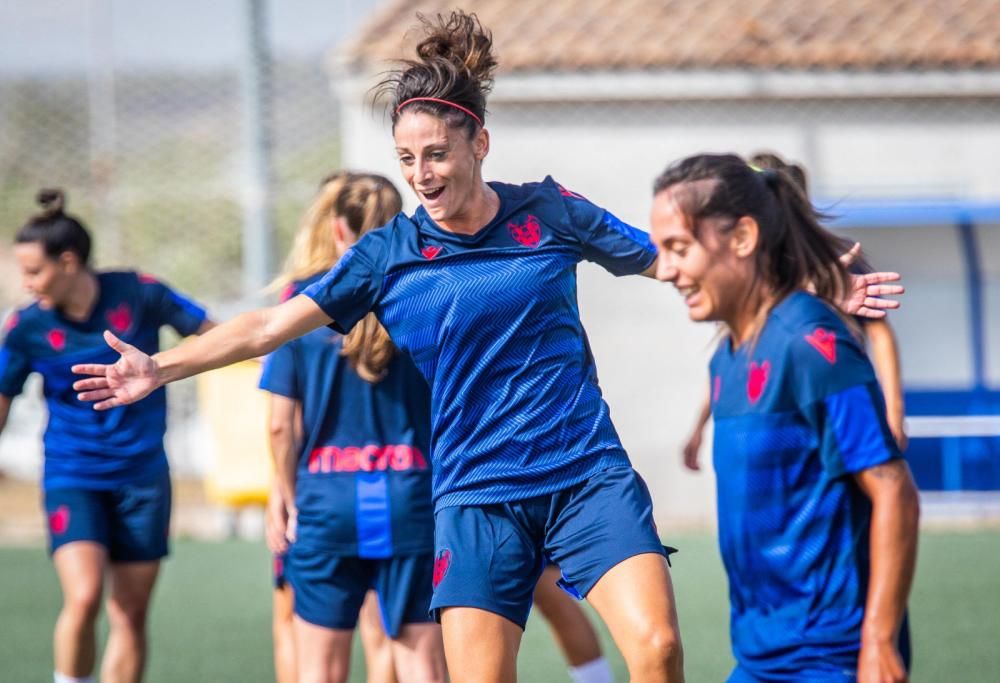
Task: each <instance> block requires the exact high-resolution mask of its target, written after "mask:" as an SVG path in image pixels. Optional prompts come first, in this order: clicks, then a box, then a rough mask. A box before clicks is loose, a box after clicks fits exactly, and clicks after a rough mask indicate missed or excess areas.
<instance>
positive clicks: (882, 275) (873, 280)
mask: <svg viewBox="0 0 1000 683" xmlns="http://www.w3.org/2000/svg"><path fill="white" fill-rule="evenodd" d="M861 277H862V278H864V281H865V284H866V285H875V284H878V283H879V282H895V281H896V280H900V279H902V276H901V275H900V274H899V273H894V272H892V271H881V270H880V271H878V272H876V273H865V274H864V275H862V276H861Z"/></svg>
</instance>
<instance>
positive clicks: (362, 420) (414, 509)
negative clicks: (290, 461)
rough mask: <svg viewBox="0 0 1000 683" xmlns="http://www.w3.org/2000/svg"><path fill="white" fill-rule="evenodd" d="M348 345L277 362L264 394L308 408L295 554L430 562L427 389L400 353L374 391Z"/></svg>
mask: <svg viewBox="0 0 1000 683" xmlns="http://www.w3.org/2000/svg"><path fill="white" fill-rule="evenodd" d="M317 279H318V278H317ZM342 342H343V338H342V337H341V335H340V334H338V333H336V332H334V331H332V330H329V329H326V328H323V329H319V330H314V331H312V332H310V333H309V334H307V335H305V336H304V337H301V338H299V339H296V340H294V341H291V342H289V343H287V344H285V345H283V346H282V347H280V348H279V349H277V350H276V351H275V352H274V353H272V354H271V355H270V356H268V357H267V360H266V361H265V363H264V371H263V373H262V375H261V380H260V387H261V388H262V389H264V390H266V391H269V392H271V393H274V394H279V395H281V396H286V397H288V398H291V399H295V400H297V401H300V402H301V403H302V423H303V443H302V449H301V452H300V455H299V462H298V469H297V475H296V488H295V505H296V507H297V508H298V529H297V532H296V540H295V542H296V545H298V546H300V547H302V548H308V549H310V550H319V551H326V552H332V553H337V554H342V555H353V556H359V557H364V558H387V557H392V556H394V555H402V554H413V553H429V552H431V551H432V550H433V547H434V514H433V510H432V506H431V468H430V452H429V451H430V429H431V417H430V392H429V391H428V387H427V382H426V381H424V378H423V377H422V376H421V375H420V373H419V372H418V371H417V369H416V368H415V367H414V365H413V363H412V362H411V361H410V359H409V358H407V357H406V356H403V355H400V354H397V355H396V357H395V358H393V360H392V361H391V362H390V364H389V367H388V370H387V373H386V376H385V377H384V378H383V379H382V380H381V381H379V382H377V383H374V384H373V383H370V382H366V381H365V380H363V379H362V378H361V377H360V376H359V375H358V374H357V372H355V370H354V369H353V368H352V367H351V365H350V363H349V361H348V359H347V358H346V357H344V356H343V355H341V349H342Z"/></svg>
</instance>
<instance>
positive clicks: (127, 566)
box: [101, 560, 160, 683]
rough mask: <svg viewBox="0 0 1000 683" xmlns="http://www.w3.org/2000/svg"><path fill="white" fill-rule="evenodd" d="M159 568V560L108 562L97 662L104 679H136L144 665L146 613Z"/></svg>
mask: <svg viewBox="0 0 1000 683" xmlns="http://www.w3.org/2000/svg"><path fill="white" fill-rule="evenodd" d="M159 571H160V562H159V560H156V561H153V562H127V563H122V564H112V565H111V569H110V574H111V585H110V588H111V595H110V597H109V598H108V622H109V623H110V624H111V632H110V634H109V635H108V644H107V645H106V646H105V648H104V659H103V661H102V662H101V680H102V681H103V682H104V683H138V681H140V680H142V672H143V669H144V668H145V666H146V614H147V612H148V610H149V600H150V597H151V596H152V594H153V586H154V585H155V584H156V576H157V574H158V573H159Z"/></svg>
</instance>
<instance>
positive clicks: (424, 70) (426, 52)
mask: <svg viewBox="0 0 1000 683" xmlns="http://www.w3.org/2000/svg"><path fill="white" fill-rule="evenodd" d="M417 19H418V20H419V21H420V24H421V28H422V29H423V31H424V34H425V37H424V39H423V40H422V41H420V43H418V44H417V59H415V60H412V59H407V60H402V62H401V64H402V66H401V68H399V69H396V70H394V71H390V72H389V73H388V75H387V76H386V77H385V78H384V79H383V80H382V82H381V83H379V84H378V85H377V86H375V89H374V92H375V98H376V99H380V98H383V97H384V98H385V99H386V101H387V102H388V104H389V107H390V109H391V112H392V114H391V116H392V126H393V128H395V127H396V122H397V121H398V120H399V115H400V111H399V109H400V106H401V105H403V104H404V103H406V106H405V107H404V110H405V111H414V112H423V113H427V114H431V115H433V116H436V117H438V118H440V119H443V120H444V121H445V123H446V124H447V125H448V127H450V128H464V129H465V130H466V132H467V134H468V136H469V137H470V138H471V137H472V136H473V135H475V133H476V131H477V130H478V129H479V126H480V123H479V122H481V121H485V120H486V96H487V95H488V94H489V92H490V91H491V90H492V89H493V72H494V71H495V70H496V67H497V60H496V57H495V56H494V55H493V36H492V34H491V33H490V32H489V30H487V29H485V28H483V26H482V24H480V23H479V18H478V17H477V16H476V15H475V14H466V13H465V12H463V11H461V10H455V11H454V12H451V13H450V14H448V15H442V14H437V15H435V16H434V18H433V19H430V18H428V17H426V16H424V15H422V14H419V13H418V14H417ZM414 98H434V99H438V100H444V101H445V102H450V103H452V104H455V105H458V106H459V107H462V108H464V109H468V110H469V111H471V112H472V113H473V114H475V116H477V117H479V121H476V120H475V119H473V118H472V117H471V116H469V115H468V114H466V113H465V112H463V111H462V110H461V109H458V108H456V107H453V106H448V105H447V104H442V103H440V102H431V101H427V100H417V101H415V102H410V100H413V99H414Z"/></svg>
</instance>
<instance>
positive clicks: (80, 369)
mask: <svg viewBox="0 0 1000 683" xmlns="http://www.w3.org/2000/svg"><path fill="white" fill-rule="evenodd" d="M110 367H111V366H110V365H98V364H96V363H78V364H77V365H74V366H73V367H72V368H70V369H71V370H72V371H73V373H74V374H76V375H101V376H103V375H106V374H107V372H108V368H110ZM74 387H75V385H74Z"/></svg>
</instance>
